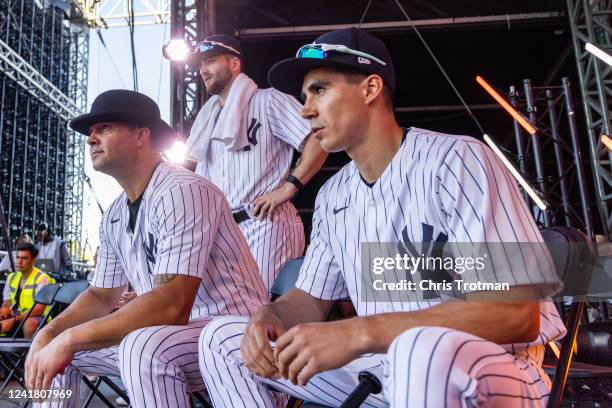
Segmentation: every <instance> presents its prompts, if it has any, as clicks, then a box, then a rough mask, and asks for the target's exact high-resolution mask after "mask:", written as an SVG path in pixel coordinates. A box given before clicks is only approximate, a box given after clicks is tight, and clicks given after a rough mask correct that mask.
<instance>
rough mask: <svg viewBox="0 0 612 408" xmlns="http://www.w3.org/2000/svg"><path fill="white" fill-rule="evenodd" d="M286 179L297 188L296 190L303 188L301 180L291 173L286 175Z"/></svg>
mask: <svg viewBox="0 0 612 408" xmlns="http://www.w3.org/2000/svg"><path fill="white" fill-rule="evenodd" d="M287 181H288V182H290V183H291V184H293V185H294V186H295V188H297V189H298V190H301V189H303V188H304V185H303V184H302V182H301V181H300V180H299V179H298V178H297V177H295V176H294V175H292V174H290V175H288V176H287Z"/></svg>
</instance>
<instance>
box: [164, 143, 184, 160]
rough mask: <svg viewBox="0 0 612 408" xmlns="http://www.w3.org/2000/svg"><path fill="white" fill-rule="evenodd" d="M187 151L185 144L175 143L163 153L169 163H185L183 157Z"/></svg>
mask: <svg viewBox="0 0 612 408" xmlns="http://www.w3.org/2000/svg"><path fill="white" fill-rule="evenodd" d="M186 153H187V149H186V148H185V142H183V141H177V142H175V143H174V145H173V146H172V147H171V148H170V149H168V150H166V151H165V152H164V154H165V156H166V157H167V158H168V160H169V161H170V162H171V163H179V164H180V163H183V162H184V161H185V155H186Z"/></svg>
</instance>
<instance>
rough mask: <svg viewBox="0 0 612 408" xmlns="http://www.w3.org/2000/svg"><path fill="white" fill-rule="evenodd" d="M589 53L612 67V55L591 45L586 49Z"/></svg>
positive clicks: (588, 44)
mask: <svg viewBox="0 0 612 408" xmlns="http://www.w3.org/2000/svg"><path fill="white" fill-rule="evenodd" d="M584 48H585V49H586V50H587V51H588V52H590V53H591V54H593V55H594V56H596V57H597V58H599V59H600V60H602V61H603V62H605V63H606V64H608V65H610V66H612V55H610V54H608V53H607V52H605V51H604V50H602V49H600V48H597V47H596V46H594V45H593V44H591V43H587V44H586V47H584Z"/></svg>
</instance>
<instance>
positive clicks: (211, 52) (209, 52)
mask: <svg viewBox="0 0 612 408" xmlns="http://www.w3.org/2000/svg"><path fill="white" fill-rule="evenodd" d="M223 54H231V55H235V56H236V57H238V58H240V59H242V47H241V46H240V41H239V40H238V39H237V38H235V37H232V36H231V35H225V34H215V35H211V36H208V37H206V38H205V39H204V40H203V41H200V42H199V43H198V44H197V45H196V46H195V47H193V48H192V49H191V51H190V52H189V54H187V56H186V57H185V62H186V63H187V65H189V66H191V67H194V68H195V67H197V66H198V64H199V63H200V61H201V60H203V59H204V58H210V57H214V56H216V55H223Z"/></svg>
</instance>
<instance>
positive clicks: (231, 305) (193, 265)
mask: <svg viewBox="0 0 612 408" xmlns="http://www.w3.org/2000/svg"><path fill="white" fill-rule="evenodd" d="M128 219H129V209H128V205H127V197H126V195H125V193H123V194H122V195H121V196H120V197H119V198H118V199H117V200H115V201H114V202H113V204H112V205H111V206H110V208H109V209H108V210H107V211H106V212H105V213H104V217H103V219H102V224H101V228H100V252H99V255H98V264H97V268H96V271H95V274H94V277H93V278H92V280H91V285H93V286H95V287H99V288H116V287H121V286H124V285H126V284H127V283H128V282H129V283H130V284H131V285H132V286H133V288H134V290H135V291H136V293H137V294H138V295H141V294H143V293H146V292H148V291H150V290H152V288H153V280H154V276H155V275H159V274H171V275H189V276H196V277H199V278H201V279H202V283H201V285H200V288H199V290H198V293H197V296H196V299H195V302H194V305H193V307H192V309H191V315H190V320H189V323H188V324H187V325H185V326H155V327H148V328H143V329H138V330H135V331H133V332H132V333H130V334H129V335H127V336H126V337H125V338H124V339H123V340H122V341H121V344H119V345H118V346H114V347H110V348H106V349H102V350H96V351H86V352H80V353H77V354H76V355H75V358H74V360H73V361H72V363H71V364H70V365H69V366H68V368H66V371H65V373H64V375H58V376H57V377H56V378H55V379H54V381H53V387H58V388H62V389H72V390H73V395H74V396H76V397H73V398H71V399H70V400H69V401H66V400H64V401H61V404H60V403H57V402H53V403H52V404H50V406H55V407H57V406H66V407H74V406H77V403H78V395H79V385H80V382H81V375H83V374H94V375H105V376H121V379H122V381H123V384H124V385H125V387H126V388H127V391H128V394H129V396H130V402H131V404H132V406H135V407H169V406H172V407H189V406H190V403H189V399H188V396H187V392H190V391H195V390H201V389H203V388H204V386H203V381H202V377H201V376H200V373H199V371H198V366H197V353H198V350H197V338H198V336H199V334H200V331H201V330H202V328H203V327H204V326H205V325H206V324H207V323H208V322H209V321H210V320H211V319H212V317H214V316H219V315H229V314H232V315H234V314H240V315H245V316H246V315H250V314H251V312H252V311H254V310H256V309H257V308H259V307H260V306H261V305H262V304H265V303H266V302H267V297H268V295H267V292H266V290H265V288H264V286H263V282H262V281H261V278H260V277H259V275H258V273H257V266H256V264H255V260H254V259H253V257H252V256H251V254H250V253H249V250H248V247H247V245H246V242H245V240H244V237H243V236H242V234H241V233H240V230H239V229H238V227H237V226H236V224H235V223H234V222H233V219H232V215H231V212H230V208H229V205H228V204H227V201H226V200H225V197H224V196H223V193H221V191H219V190H218V189H217V188H216V187H215V186H213V185H212V184H211V183H210V182H208V181H206V180H204V179H203V178H202V177H199V176H197V175H195V174H193V173H192V172H190V171H188V170H186V169H183V168H182V167H177V166H174V165H171V164H167V163H161V164H159V165H158V166H157V168H156V169H155V171H154V173H153V175H152V177H151V181H150V182H149V184H148V186H147V188H146V190H145V191H144V193H143V195H142V201H141V204H140V208H139V210H138V217H137V219H136V224H135V228H134V231H135V232H134V233H132V232H131V230H130V229H129V227H128ZM46 406H49V404H46Z"/></svg>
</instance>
